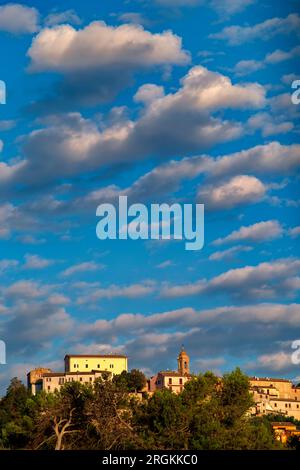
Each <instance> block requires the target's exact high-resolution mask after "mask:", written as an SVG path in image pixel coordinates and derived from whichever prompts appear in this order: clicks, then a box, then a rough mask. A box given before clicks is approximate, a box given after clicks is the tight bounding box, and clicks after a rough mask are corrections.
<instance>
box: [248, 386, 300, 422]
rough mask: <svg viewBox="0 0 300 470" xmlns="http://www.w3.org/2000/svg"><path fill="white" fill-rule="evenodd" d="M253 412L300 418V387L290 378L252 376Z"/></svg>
mask: <svg viewBox="0 0 300 470" xmlns="http://www.w3.org/2000/svg"><path fill="white" fill-rule="evenodd" d="M250 385H251V392H252V394H253V399H254V401H255V406H254V407H253V409H252V413H253V414H257V415H263V414H281V415H285V416H293V417H294V418H296V419H300V387H296V386H295V385H293V383H292V382H291V381H290V380H287V379H274V378H269V377H250Z"/></svg>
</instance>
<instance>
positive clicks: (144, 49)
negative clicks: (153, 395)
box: [0, 0, 300, 391]
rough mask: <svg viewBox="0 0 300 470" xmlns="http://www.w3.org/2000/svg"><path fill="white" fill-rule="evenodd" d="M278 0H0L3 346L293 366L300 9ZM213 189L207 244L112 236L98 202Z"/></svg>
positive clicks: (25, 362)
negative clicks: (104, 234)
mask: <svg viewBox="0 0 300 470" xmlns="http://www.w3.org/2000/svg"><path fill="white" fill-rule="evenodd" d="M297 3H298V2H296V1H292V0H290V1H285V2H282V1H280V0H277V1H274V0H273V1H270V0H266V1H264V2H258V1H255V0H222V1H221V0H206V1H205V0H127V1H119V0H110V1H109V0H89V1H88V2H87V1H82V0H73V1H69V0H65V1H64V2H61V1H60V2H58V1H56V2H55V1H49V0H44V1H43V2H40V1H37V0H29V1H24V2H23V3H22V4H18V3H8V4H6V3H5V2H1V5H0V42H1V59H2V63H1V76H0V79H1V80H4V81H5V83H6V86H7V104H6V105H1V106H0V113H1V114H0V221H1V225H0V250H1V251H0V253H1V257H0V339H2V340H4V341H5V342H6V345H7V364H6V365H0V383H1V391H3V390H5V388H6V386H7V385H8V383H9V380H10V378H11V377H13V376H14V375H18V376H23V375H24V371H27V370H28V369H30V368H32V367H36V366H40V365H49V366H50V367H52V368H53V369H55V370H61V369H62V367H63V362H62V360H63V357H64V355H65V354H66V353H97V352H100V353H109V352H112V351H114V352H120V353H125V354H128V356H129V362H130V367H139V368H141V369H143V370H144V371H145V372H146V373H147V374H151V373H154V372H155V371H157V370H159V369H162V368H164V369H165V368H174V367H176V354H177V352H178V350H179V348H180V346H181V344H182V343H184V345H185V347H186V349H187V351H188V352H189V353H190V355H191V358H192V370H193V371H194V372H198V371H204V370H207V369H212V370H214V371H216V372H218V373H221V372H223V371H228V370H230V369H232V368H233V367H235V366H237V365H239V366H241V367H242V368H243V370H244V371H245V372H247V373H249V374H256V375H262V374H263V375H268V376H281V377H283V376H284V377H289V378H291V379H296V378H297V377H298V378H299V376H300V371H299V366H295V365H293V364H292V363H291V353H292V349H291V343H292V341H293V340H295V339H300V304H299V290H300V253H299V240H300V217H299V206H300V194H299V171H298V170H299V167H300V142H299V132H300V126H299V115H300V105H298V106H297V105H294V104H292V102H291V93H292V89H291V83H292V82H293V80H295V79H297V78H300V72H299V58H300V42H299V31H300V15H299V13H298V12H297ZM119 195H126V196H128V198H129V201H130V202H142V203H145V204H147V205H148V204H150V203H151V202H156V203H157V202H161V203H162V202H166V203H171V202H175V201H178V202H181V203H196V202H198V203H203V204H205V245H204V248H203V249H202V250H201V251H190V252H188V251H186V250H185V249H184V242H180V241H154V240H152V241H150V240H149V241H124V240H120V241H115V240H113V241H100V240H98V239H97V238H96V233H95V228H96V223H97V218H96V208H97V206H98V205H99V204H100V203H103V202H112V203H116V201H117V200H118V196H119Z"/></svg>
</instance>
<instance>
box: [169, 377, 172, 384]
mask: <svg viewBox="0 0 300 470" xmlns="http://www.w3.org/2000/svg"><path fill="white" fill-rule="evenodd" d="M169 384H170V385H171V384H172V379H171V377H170V378H169Z"/></svg>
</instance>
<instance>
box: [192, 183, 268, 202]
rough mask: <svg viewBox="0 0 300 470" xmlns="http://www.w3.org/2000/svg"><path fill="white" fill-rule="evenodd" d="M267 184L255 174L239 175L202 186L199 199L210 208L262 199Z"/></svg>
mask: <svg viewBox="0 0 300 470" xmlns="http://www.w3.org/2000/svg"><path fill="white" fill-rule="evenodd" d="M265 194H266V186H265V185H264V184H263V183H262V182H261V181H260V180H259V179H257V178H256V177H255V176H248V175H238V176H234V177H233V178H231V179H229V180H228V181H226V182H223V183H220V184H216V183H215V184H214V185H210V184H208V185H205V186H202V187H201V188H200V190H199V192H198V200H199V201H201V202H202V203H203V204H205V205H206V206H207V207H208V209H211V210H221V209H230V208H233V207H237V206H239V205H242V204H250V203H255V202H258V201H261V200H262V199H263V197H264V196H265Z"/></svg>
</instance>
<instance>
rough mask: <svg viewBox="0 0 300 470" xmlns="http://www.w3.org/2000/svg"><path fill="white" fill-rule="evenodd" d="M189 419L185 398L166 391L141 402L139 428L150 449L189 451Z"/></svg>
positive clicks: (135, 417) (137, 412) (137, 421)
mask: <svg viewBox="0 0 300 470" xmlns="http://www.w3.org/2000/svg"><path fill="white" fill-rule="evenodd" d="M188 421H189V417H188V415H187V414H186V412H185V407H184V405H183V403H182V399H181V396H179V395H176V394H174V393H172V392H171V391H170V390H168V389H165V390H161V391H158V392H156V393H154V395H153V396H152V397H150V398H149V399H148V400H146V401H145V402H143V403H141V404H140V405H139V406H138V407H137V409H136V413H135V416H134V422H135V426H136V428H137V430H138V432H139V435H140V436H141V437H142V439H143V440H144V442H145V445H146V447H147V448H148V449H188V441H189V426H188V424H189V422H188Z"/></svg>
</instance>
